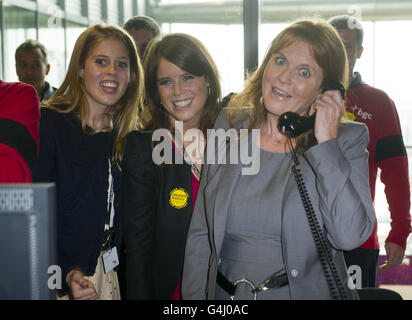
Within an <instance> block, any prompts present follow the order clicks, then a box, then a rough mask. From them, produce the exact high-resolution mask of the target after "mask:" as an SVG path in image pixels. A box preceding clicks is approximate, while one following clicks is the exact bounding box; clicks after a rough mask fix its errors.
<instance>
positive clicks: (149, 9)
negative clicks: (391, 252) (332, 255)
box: [0, 0, 412, 255]
mask: <svg viewBox="0 0 412 320" xmlns="http://www.w3.org/2000/svg"><path fill="white" fill-rule="evenodd" d="M337 14H349V15H354V16H356V17H357V18H359V19H360V20H361V21H362V22H363V26H364V30H365V37H364V48H365V49H364V53H363V56H362V58H361V59H360V60H358V62H357V65H356V67H355V70H356V71H359V72H361V74H362V77H363V80H365V81H366V82H367V83H369V84H371V85H374V86H376V87H378V88H380V89H383V90H384V91H386V92H387V93H388V94H389V96H390V97H391V98H392V99H393V100H394V102H395V104H396V106H397V109H398V113H399V118H400V121H401V125H402V130H403V136H404V142H405V145H406V146H407V151H408V155H409V175H410V176H409V179H410V181H411V176H412V165H411V163H412V94H411V90H410V86H411V84H412V82H411V80H410V79H411V74H412V59H410V55H411V52H412V41H411V40H410V34H411V32H412V0H357V1H342V0H290V1H283V0H243V1H242V0H226V1H203V0H70V1H68V0H0V43H1V50H0V77H1V79H3V80H5V81H17V80H18V79H17V76H16V72H15V60H14V53H15V49H16V48H17V46H18V45H19V44H21V43H22V42H23V41H25V40H27V39H37V40H39V41H40V42H42V43H43V44H44V45H45V46H46V48H47V49H48V54H49V63H50V65H51V70H50V74H49V75H48V76H47V78H46V80H47V81H48V82H50V83H51V85H53V86H55V87H58V86H59V85H60V84H61V82H62V80H63V78H64V75H65V70H66V67H67V65H68V62H69V59H70V55H71V52H72V49H73V46H74V43H75V41H76V39H77V37H78V36H79V35H80V33H81V32H83V31H84V30H85V28H86V27H88V26H90V25H93V24H96V23H108V24H115V25H122V24H123V23H124V22H125V21H127V20H128V19H129V18H131V17H132V16H135V15H149V16H151V17H153V18H154V19H155V20H157V21H158V22H159V24H160V25H161V27H162V33H163V34H166V33H170V32H185V33H190V34H192V35H193V36H195V37H197V38H199V39H200V40H201V41H202V42H203V43H204V44H205V45H206V47H207V48H208V49H209V51H210V52H211V54H212V56H213V57H214V59H215V61H216V63H217V65H218V68H219V71H220V74H221V80H222V86H223V93H224V94H227V93H229V92H232V91H234V92H236V91H239V90H241V88H242V85H243V80H244V75H245V74H246V72H245V71H246V70H247V71H251V70H253V69H254V68H255V67H256V65H257V64H258V63H259V62H260V61H261V60H262V59H263V56H264V54H265V51H266V49H267V47H268V45H269V43H270V41H271V40H272V39H273V38H274V37H275V36H276V35H277V33H278V32H279V31H280V30H281V29H283V28H284V27H285V26H286V25H287V24H289V23H290V22H292V21H293V20H295V19H297V18H299V17H303V16H320V17H323V18H329V17H331V16H333V15H337ZM411 182H412V181H411ZM383 189H384V188H383V185H382V184H381V183H379V182H378V183H377V194H376V200H375V207H376V212H377V216H378V221H379V228H378V230H379V237H380V243H381V254H384V253H385V252H384V247H383V243H384V240H385V238H386V236H387V234H388V232H389V228H390V216H389V213H388V205H387V202H386V198H385V196H384V191H383ZM410 238H412V237H410ZM406 254H408V255H411V254H412V240H411V239H410V240H409V242H408V247H407V252H406Z"/></svg>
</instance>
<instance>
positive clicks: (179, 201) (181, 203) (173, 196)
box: [169, 188, 189, 209]
mask: <svg viewBox="0 0 412 320" xmlns="http://www.w3.org/2000/svg"><path fill="white" fill-rule="evenodd" d="M188 198H189V194H188V193H187V192H186V190H185V189H183V188H174V189H173V190H172V191H171V192H170V198H169V203H170V205H171V206H172V207H173V208H176V209H182V208H184V207H186V205H187V199H188Z"/></svg>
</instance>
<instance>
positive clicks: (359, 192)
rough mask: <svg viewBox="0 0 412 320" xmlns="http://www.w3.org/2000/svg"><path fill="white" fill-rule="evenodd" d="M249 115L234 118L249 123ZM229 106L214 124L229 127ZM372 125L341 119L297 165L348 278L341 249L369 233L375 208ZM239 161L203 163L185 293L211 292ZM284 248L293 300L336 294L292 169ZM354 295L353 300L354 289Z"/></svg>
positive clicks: (286, 193)
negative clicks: (336, 128)
mask: <svg viewBox="0 0 412 320" xmlns="http://www.w3.org/2000/svg"><path fill="white" fill-rule="evenodd" d="M247 125H248V121H243V122H241V123H240V124H235V127H236V128H237V129H239V128H247ZM228 126H229V125H228V122H227V119H226V115H225V110H223V111H222V113H221V115H220V116H219V118H218V120H217V121H216V124H215V128H223V129H225V130H227V129H228ZM368 142H369V137H368V131H367V127H366V126H365V125H363V124H361V123H355V122H344V123H342V125H341V126H340V128H339V136H338V138H337V139H333V140H329V141H326V142H324V143H320V144H317V145H315V146H313V147H311V148H310V149H308V150H307V151H306V152H305V156H306V158H307V159H308V161H309V162H310V165H309V164H308V162H307V161H306V160H305V159H304V157H302V156H299V160H300V165H299V168H300V170H301V173H302V175H303V177H304V182H305V185H306V188H307V190H308V193H309V195H310V198H311V201H312V204H313V207H314V209H315V213H316V216H317V218H318V220H319V223H320V224H321V227H322V228H323V229H324V230H325V234H326V237H327V239H328V241H329V243H330V245H331V248H332V255H333V259H334V261H335V264H336V266H337V269H338V272H339V274H340V276H341V279H343V281H344V284H346V283H347V280H348V274H347V270H346V266H345V262H344V258H343V253H342V250H352V249H354V248H357V247H359V246H360V245H361V244H362V243H363V242H364V241H365V240H366V239H367V238H368V237H369V235H370V234H371V232H372V229H373V227H374V224H375V214H374V209H373V205H372V200H371V196H370V187H369V177H368V153H367V151H366V147H367V145H368ZM240 174H241V165H236V164H206V165H204V168H203V170H202V179H201V182H200V187H199V191H198V195H197V200H196V205H195V209H194V213H193V217H192V221H191V225H190V228H189V233H188V239H187V242H186V251H185V261H184V270H183V278H182V296H183V299H198V300H203V299H214V295H215V287H216V285H217V284H216V276H217V268H218V261H219V254H220V250H221V247H222V243H223V239H224V236H225V229H226V219H227V213H228V206H229V204H230V199H231V195H232V191H233V190H234V187H235V185H236V183H237V180H238V178H239V176H240ZM281 230H282V232H281V240H282V252H283V258H284V264H285V268H286V271H287V274H288V278H289V290H290V298H291V299H331V298H332V297H331V295H330V292H329V289H328V285H327V282H326V279H325V276H324V273H323V271H322V267H321V263H320V261H319V259H318V253H317V251H316V247H315V242H314V239H313V236H312V233H311V231H310V228H309V225H308V222H307V218H306V214H305V212H304V209H303V205H302V202H301V199H300V196H299V193H298V190H297V186H296V182H295V179H294V176H293V174H292V173H290V175H289V179H288V182H287V184H286V188H285V191H284V194H283V201H282V226H281ZM349 292H351V293H350V294H351V298H353V299H356V298H357V294H356V292H355V291H354V290H349Z"/></svg>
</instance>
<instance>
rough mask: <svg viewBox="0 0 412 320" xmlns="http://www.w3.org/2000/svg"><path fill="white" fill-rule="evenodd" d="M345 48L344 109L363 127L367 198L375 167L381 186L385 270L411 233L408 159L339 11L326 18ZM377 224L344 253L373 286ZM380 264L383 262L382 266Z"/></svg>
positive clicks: (391, 112)
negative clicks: (387, 225) (385, 213)
mask: <svg viewBox="0 0 412 320" xmlns="http://www.w3.org/2000/svg"><path fill="white" fill-rule="evenodd" d="M328 21H329V23H330V24H332V25H333V26H334V27H335V28H336V29H337V31H338V32H339V35H340V37H341V39H342V41H343V43H344V45H345V47H346V53H347V56H348V61H349V77H350V85H349V89H348V92H347V99H346V104H345V106H346V111H347V112H348V113H349V114H350V115H351V116H352V118H353V119H354V120H356V121H359V122H362V123H365V124H366V125H367V126H368V129H369V136H370V142H369V145H368V151H369V182H370V189H371V194H372V199H374V198H375V184H376V178H377V171H378V168H379V169H380V170H381V181H382V182H383V184H384V185H385V194H386V199H387V201H388V204H389V211H390V216H391V220H392V221H391V230H390V231H389V234H388V237H387V238H386V240H385V251H386V256H387V263H386V268H391V267H396V266H397V265H399V264H400V263H402V260H403V257H404V253H405V248H406V240H407V238H408V235H409V233H410V232H411V223H410V222H411V216H410V186H409V173H408V158H407V153H406V149H405V145H404V143H403V138H402V131H401V126H400V123H399V117H398V113H397V111H396V107H395V104H394V102H393V101H392V100H391V98H389V97H388V95H387V94H386V93H385V92H384V91H382V90H380V89H377V88H374V87H372V86H370V85H368V84H366V83H365V82H364V81H363V80H362V77H361V75H360V74H359V73H358V72H354V68H355V64H356V61H357V60H358V59H360V58H361V56H362V52H363V46H362V42H363V28H362V24H361V22H360V21H359V20H358V19H357V18H356V17H353V16H349V15H341V16H335V17H332V18H330V19H329V20H328ZM377 227H378V225H377V224H376V225H375V228H374V230H373V233H372V234H371V236H370V237H369V239H368V240H367V241H366V242H365V243H363V244H362V245H361V246H360V247H359V248H357V249H354V250H351V251H347V252H345V260H346V263H347V265H348V266H351V265H357V266H360V267H361V270H362V274H361V276H362V287H375V282H376V271H377V262H378V256H379V242H378V235H377ZM383 267H384V268H385V265H384V266H383Z"/></svg>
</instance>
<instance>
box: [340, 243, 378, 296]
mask: <svg viewBox="0 0 412 320" xmlns="http://www.w3.org/2000/svg"><path fill="white" fill-rule="evenodd" d="M344 256H345V262H346V266H347V267H348V269H349V267H350V266H352V265H355V266H359V267H360V269H361V271H362V273H361V279H362V288H374V287H376V271H377V265H378V258H379V249H364V248H357V249H354V250H351V251H344Z"/></svg>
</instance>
